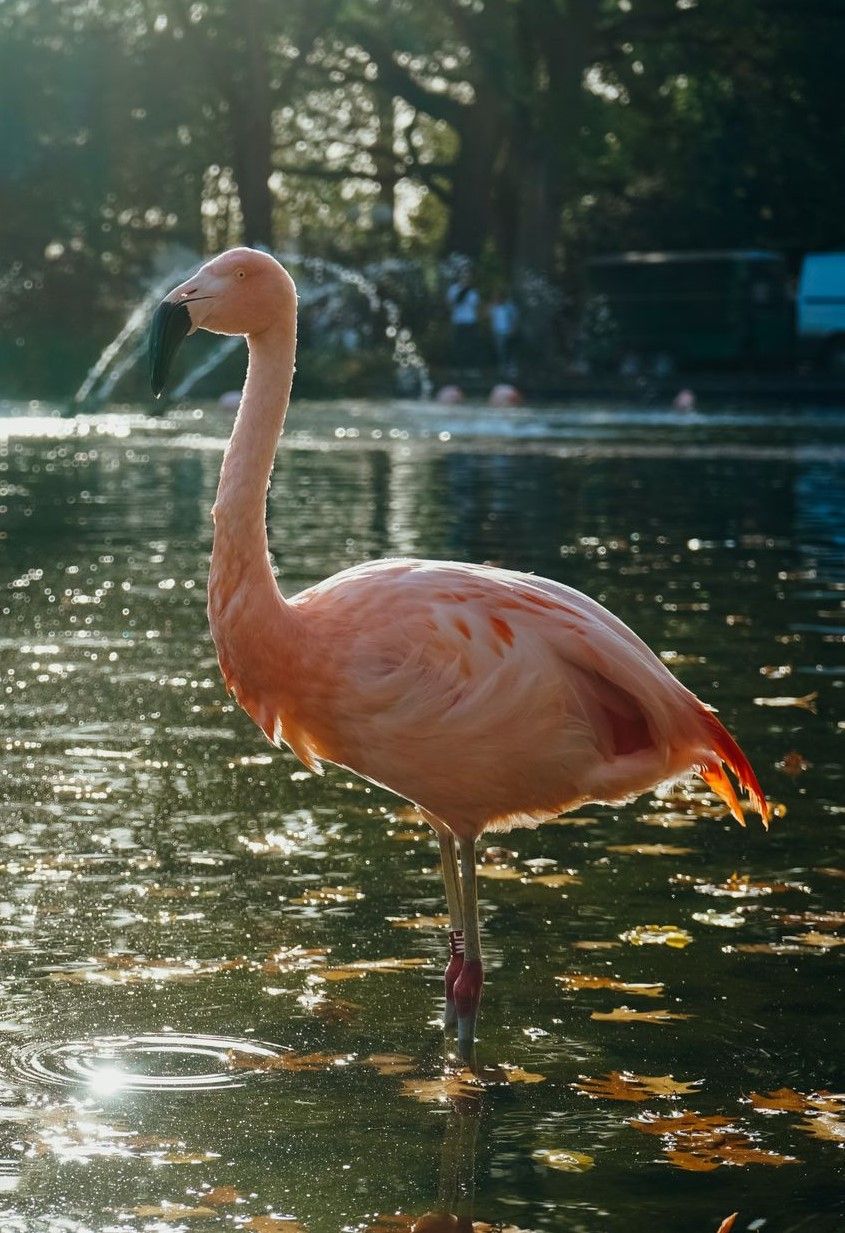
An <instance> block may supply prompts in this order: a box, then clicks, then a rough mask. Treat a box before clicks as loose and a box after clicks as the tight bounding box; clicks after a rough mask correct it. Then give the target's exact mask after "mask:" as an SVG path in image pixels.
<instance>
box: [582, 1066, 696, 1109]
mask: <svg viewBox="0 0 845 1233" xmlns="http://www.w3.org/2000/svg"><path fill="white" fill-rule="evenodd" d="M700 1083H701V1080H700V1079H695V1080H693V1081H692V1082H690V1083H680V1082H678V1081H677V1080H675V1079H673V1078H672V1076H671V1075H635V1074H632V1073H631V1072H630V1071H629V1070H622V1071H619V1070H612V1071H611V1072H610V1073H609V1074H607V1075H599V1077H598V1078H596V1079H591V1078H588V1077H586V1076H584V1075H581V1076H579V1081H578V1082H577V1083H573V1084H572V1087H574V1088H575V1089H576V1091H578V1092H581V1094H582V1095H584V1096H589V1097H590V1098H591V1099H592V1100H596V1099H598V1098H599V1097H601V1098H602V1099H605V1100H629V1101H635V1102H637V1103H642V1102H643V1101H648V1100H652V1099H653V1098H654V1097H655V1096H666V1097H674V1096H688V1095H689V1094H690V1093H691V1092H694V1091H695V1090H696V1089H697V1088H698V1087H699V1085H700Z"/></svg>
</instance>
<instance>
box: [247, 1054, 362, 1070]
mask: <svg viewBox="0 0 845 1233" xmlns="http://www.w3.org/2000/svg"><path fill="white" fill-rule="evenodd" d="M352 1060H353V1055H351V1054H349V1053H293V1052H290V1053H274V1054H273V1055H272V1056H269V1057H258V1058H256V1057H250V1056H248V1055H247V1054H244V1053H239V1052H236V1051H231V1052H229V1053H227V1054H226V1065H227V1066H228V1067H229V1069H230V1070H252V1071H262V1072H263V1071H275V1070H285V1071H293V1072H297V1071H313V1070H328V1069H329V1068H330V1067H332V1066H346V1065H348V1064H349V1062H350V1061H352Z"/></svg>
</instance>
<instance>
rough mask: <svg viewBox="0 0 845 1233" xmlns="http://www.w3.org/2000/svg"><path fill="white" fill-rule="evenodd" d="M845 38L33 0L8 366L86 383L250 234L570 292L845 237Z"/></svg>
mask: <svg viewBox="0 0 845 1233" xmlns="http://www.w3.org/2000/svg"><path fill="white" fill-rule="evenodd" d="M843 29H845V11H843V8H842V6H841V4H840V3H839V0H756V2H754V0H707V3H704V2H703V0H285V3H284V4H279V3H278V2H277V0H203V2H200V0H196V2H195V0H6V2H5V3H4V4H3V5H0V125H2V127H0V194H2V200H0V288H1V289H2V292H3V294H2V297H0V326H2V332H3V342H2V346H1V347H0V372H2V374H3V376H4V378H5V379H6V381H7V382H11V381H12V380H14V384H15V385H16V386H17V387H18V388H20V389H26V390H32V389H38V390H40V391H43V392H48V391H53V390H55V391H59V390H61V391H63V392H67V390H68V389H72V388H74V386H75V384H76V383H77V381H78V379H79V377H80V376H81V374H82V373H83V372H84V371H85V368H86V367H87V364H88V363H89V362H90V359H91V357H92V352H96V349H97V344H98V343H101V342H102V341H103V339H104V338H106V337H108V336H109V331H112V332H113V330H114V328H115V327H116V325H117V324H118V323H119V320H120V317H121V314H123V313H125V311H126V306H127V305H128V304H130V303H131V302H132V300H133V299H134V298H135V297H136V296H137V294H138V290H139V288H140V287H142V286H143V285H144V284H145V282H147V281H149V279H150V276H151V271H153V270H154V269H156V268H159V269H166V268H167V266H168V263H169V264H171V265H172V264H174V263H175V261H176V260H177V256H178V254H179V253H184V252H188V253H207V252H213V251H217V250H219V249H220V248H223V247H225V246H227V245H230V244H233V243H237V242H246V243H251V244H266V245H268V246H272V247H274V248H288V249H291V248H292V249H295V250H298V251H301V252H303V253H310V254H313V255H322V256H325V257H329V258H334V259H340V260H343V261H346V262H350V263H352V264H356V265H362V264H364V263H367V262H369V263H372V262H373V261H374V260H377V259H390V258H399V257H404V258H413V259H414V260H415V261H416V262H418V263H421V264H422V268H423V269H424V268H426V266H427V267H428V268H430V269H431V270H434V269H435V266H436V262H437V261H438V260H439V259H441V258H443V257H445V256H446V255H448V254H450V253H455V252H458V253H463V254H466V255H467V256H469V257H470V258H472V259H473V260H474V261H475V262H476V263H477V267H478V270H479V271H480V274H481V277H482V278H485V277H486V278H487V279H489V280H492V279H498V280H507V281H510V282H513V283H516V284H520V283H522V284H523V285H526V286H527V285H534V286H539V285H542V286H546V287H550V288H558V287H561V286H564V287H567V288H568V289H570V290H571V289H572V288H574V287H577V285H578V281H579V278H580V273H581V270H582V268H583V263H584V261H585V259H586V258H587V257H589V256H590V255H593V254H594V253H596V252H599V251H606V250H619V249H629V248H643V247H647V248H672V247H675V248H677V247H706V248H719V247H728V246H740V245H742V246H751V245H760V246H766V247H773V248H777V249H780V250H783V251H786V252H788V253H790V254H796V255H797V254H798V253H800V252H803V251H805V250H806V249H808V248H814V247H837V246H841V245H842V244H843V241H845V220H843V211H842V208H841V202H842V199H843V196H845V192H844V191H843V190H845V158H843V153H845V151H843V148H842V146H843V140H844V139H845V138H844V137H843V134H845V128H844V127H843V125H842V122H841V121H842V105H841V76H842V67H843V51H842V34H843ZM385 268H388V267H385ZM394 281H396V280H395V278H394ZM400 281H401V280H400ZM428 282H429V288H430V290H431V288H433V287H434V285H435V278H434V276H433V275H431V276H430V277H429V279H428ZM414 285H415V287H416V285H417V284H414ZM432 294H433V292H432ZM417 298H418V304H417V312H418V313H419V312H420V311H421V310H420V303H422V301H420V300H419V297H417ZM426 304H427V307H426V311H430V307H431V303H430V302H426ZM45 355H49V356H50V362H49V364H47V365H46V366H45V358H44V357H45ZM11 374H14V377H12V375H11Z"/></svg>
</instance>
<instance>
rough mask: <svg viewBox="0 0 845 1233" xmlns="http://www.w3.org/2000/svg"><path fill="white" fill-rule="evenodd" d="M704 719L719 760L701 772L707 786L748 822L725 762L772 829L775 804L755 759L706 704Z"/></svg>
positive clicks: (737, 817)
mask: <svg viewBox="0 0 845 1233" xmlns="http://www.w3.org/2000/svg"><path fill="white" fill-rule="evenodd" d="M704 720H705V723H706V725H707V729H708V735H709V737H710V747H711V749H712V752H713V753H714V754H715V757H716V759H718V760H714V761H713V762H709V763H706V764H705V765H704V766H703V767H702V768H701V770H700V771H699V772H698V773H699V775H700V776H701V778H702V779H703V780H704V782H705V783H706V784H707V786H708V787H709V788H710V789H711V790H712V791H713V792H715V793H716V795H717V796H719V797H720V798H721V799H722V800H723V801H724V802H725V804H726V805H727V807H728V809H729V810H730V812H731V813H732V814H733V816H734V817H735V818H736V820H737V822H739V824H740V826H745V816H744V814H743V809H742V804H741V803H740V801H739V800H738V798H737V795H736V792H735V791H734V787H733V784H732V783H731V781H730V779H729V778H728V776H727V775H726V774H725V771H724V768H723V766H722V763H724V764H725V766H727V767H728V768H729V769H730V770H731V771H732V772H733V773H734V775H735V776H736V778H737V780H738V782H739V785H740V787H741V788H744V789H745V791H746V792H747V793H748V799H749V802H750V805H751V808H752V809H755V810H756V811H757V813H759V815H760V819H761V821H762V823H763V826H764V827H765V829H766V830H768V829H769V819H770V817H771V807H770V805H769V802H768V801H767V800H766V798H765V796H764V795H763V790H762V788H761V787H760V784H759V783H758V781H757V776H756V775H755V774H754V771H753V769H752V767H751V763H750V762H749V761H748V759H747V758H746V756H745V754H744V753H743V752H742V750H741V749H740V747H739V745H737V743H736V741H735V740H734V738H733V737H732V736H731V734H730V732H728V730H727V728H726V727H725V725H724V724H723V723H722V722H721V720H720V719H718V718H717V716H716V715H714V713H713V712H712V711H708V710H707V709H706V708H704Z"/></svg>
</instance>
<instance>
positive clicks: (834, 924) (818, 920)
mask: <svg viewBox="0 0 845 1233" xmlns="http://www.w3.org/2000/svg"><path fill="white" fill-rule="evenodd" d="M778 920H779V921H780V922H781V923H782V924H784V925H818V926H820V927H822V928H825V929H837V928H838V927H839V926H840V925H845V912H783V913H781V915H780V916H778Z"/></svg>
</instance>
